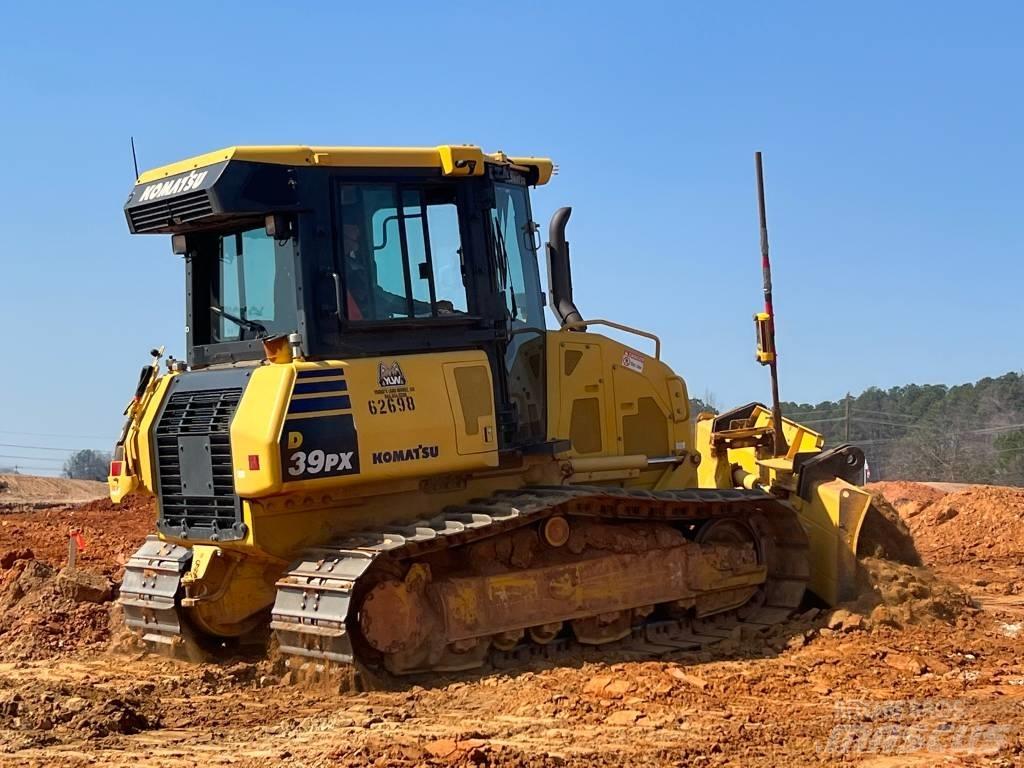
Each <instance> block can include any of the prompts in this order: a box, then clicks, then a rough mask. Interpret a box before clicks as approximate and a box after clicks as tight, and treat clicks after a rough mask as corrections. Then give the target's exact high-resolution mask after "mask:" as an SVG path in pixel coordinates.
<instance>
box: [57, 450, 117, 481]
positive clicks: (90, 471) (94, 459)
mask: <svg viewBox="0 0 1024 768" xmlns="http://www.w3.org/2000/svg"><path fill="white" fill-rule="evenodd" d="M109 469H110V454H109V453H105V452H104V451H94V450H92V449H91V448H86V449H84V450H81V451H75V452H74V453H73V454H71V455H70V456H69V457H68V460H67V461H65V462H64V477H70V478H71V479H72V480H106V479H107V472H108V471H109Z"/></svg>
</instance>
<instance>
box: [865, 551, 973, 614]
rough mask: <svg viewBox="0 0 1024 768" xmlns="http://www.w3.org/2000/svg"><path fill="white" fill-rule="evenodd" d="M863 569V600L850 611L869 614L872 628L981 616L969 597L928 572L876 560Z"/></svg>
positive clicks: (888, 561)
mask: <svg viewBox="0 0 1024 768" xmlns="http://www.w3.org/2000/svg"><path fill="white" fill-rule="evenodd" d="M860 565H861V569H862V571H861V577H862V589H861V597H860V598H859V599H858V600H857V601H856V602H855V603H854V604H853V605H852V606H850V608H851V609H852V610H854V611H857V612H860V613H863V614H869V615H870V619H871V624H872V625H879V624H884V625H889V626H895V627H903V626H909V625H912V624H926V623H928V622H931V621H935V620H938V621H941V622H944V623H946V624H956V623H957V622H959V621H962V620H966V621H969V620H970V619H971V618H972V617H973V616H974V615H975V614H976V613H977V609H976V608H975V607H974V605H973V603H972V601H971V598H970V596H969V595H967V594H966V593H965V592H964V591H963V590H962V589H960V587H958V586H956V585H955V584H952V583H950V582H948V581H946V580H945V579H942V578H941V577H939V576H936V575H935V574H934V573H933V572H932V571H930V570H929V569H927V568H921V567H914V566H910V565H907V564H905V563H897V562H893V561H891V560H886V559H882V558H876V557H866V558H862V559H861V560H860Z"/></svg>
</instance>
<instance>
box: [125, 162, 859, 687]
mask: <svg viewBox="0 0 1024 768" xmlns="http://www.w3.org/2000/svg"><path fill="white" fill-rule="evenodd" d="M553 170H554V166H553V164H552V162H551V161H550V160H548V159H544V158H536V157H509V156H506V155H505V154H503V153H501V152H497V153H493V154H488V153H484V152H483V151H481V150H480V149H479V148H478V147H475V146H469V145H458V146H455V145H453V146H439V147H433V148H365V147H304V146H262V147H258V146H257V147H232V148H229V149H224V150H220V151H216V152H211V153H209V154H205V155H201V156H198V157H194V158H191V159H188V160H184V161H182V162H179V163H175V164H172V165H168V166H165V167H162V168H157V169H156V170H152V171H149V172H146V173H143V174H142V175H141V176H140V177H139V178H138V181H137V184H136V186H135V187H134V189H133V191H132V193H131V197H130V198H129V199H128V202H127V203H126V205H125V214H126V217H127V220H128V225H129V228H130V230H131V231H132V232H133V233H158V234H168V235H171V242H172V246H173V251H174V253H175V254H177V255H178V256H180V257H181V258H182V259H183V261H184V271H185V292H186V343H187V360H184V361H182V360H175V359H173V358H167V359H166V360H163V361H162V357H163V355H162V351H161V350H154V352H153V358H152V361H151V362H150V364H148V365H146V366H145V367H144V368H143V369H142V373H141V375H140V378H139V382H138V386H137V389H136V392H135V396H134V397H133V399H132V400H131V402H130V403H129V405H128V407H127V409H126V412H125V415H126V420H125V424H124V427H123V429H122V431H121V433H120V436H119V438H118V441H117V444H116V446H115V449H114V454H113V459H112V461H111V467H110V477H109V487H110V494H111V497H112V498H113V500H114V501H120V500H121V499H122V498H123V497H124V496H125V495H127V494H130V493H145V494H149V495H152V496H154V497H155V499H156V507H157V511H158V517H157V520H156V532H155V534H154V535H151V536H149V537H148V538H147V539H146V541H145V542H143V543H142V546H141V548H140V549H139V550H138V551H137V552H136V553H135V554H134V555H133V556H132V558H131V559H130V561H129V563H128V564H127V567H126V570H125V575H124V581H123V583H122V585H121V588H120V603H121V604H122V606H123V607H124V615H125V620H126V622H127V624H128V626H129V627H131V628H132V629H134V630H136V631H137V632H138V633H139V635H140V636H141V637H142V638H143V639H144V640H145V641H146V643H148V644H150V645H152V646H154V647H171V648H174V647H180V646H181V645H182V644H184V643H196V644H198V645H200V646H204V647H206V648H208V649H214V650H215V649H218V648H224V647H225V646H228V645H231V644H232V643H233V642H238V641H240V640H244V639H246V638H253V637H257V638H259V637H262V638H263V639H264V640H266V637H267V633H268V632H272V633H273V636H274V638H275V639H276V643H277V645H278V647H279V648H280V651H281V652H282V653H284V654H287V655H288V656H289V657H291V658H294V659H296V660H298V661H299V662H301V663H306V662H308V663H311V664H314V665H328V664H340V665H349V664H351V665H355V666H357V667H364V668H366V669H369V670H381V671H383V672H386V673H390V674H396V675H398V674H410V673H422V672H427V673H429V672H435V671H451V670H464V669H471V668H475V667H479V666H482V665H485V664H492V663H494V664H501V663H508V662H510V661H511V662H516V661H518V660H522V659H525V658H532V657H534V656H536V655H538V654H557V653H559V652H562V651H564V650H566V649H568V648H575V647H577V646H579V645H588V646H589V645H602V644H608V643H618V642H626V643H629V642H637V643H640V644H641V645H642V647H644V648H660V649H680V648H694V647H699V646H701V645H703V644H705V643H710V642H714V641H716V640H717V639H719V638H721V637H723V636H724V635H728V634H730V632H732V631H733V629H734V628H735V626H736V625H737V624H743V623H745V624H749V625H753V626H754V627H755V628H756V627H760V626H764V625H770V624H773V623H777V622H780V621H784V620H785V619H786V617H787V616H789V615H790V614H791V613H792V612H793V611H794V610H795V609H797V608H798V606H799V605H800V604H801V601H802V600H804V598H805V592H806V591H807V590H810V591H811V592H813V593H814V595H816V596H817V598H818V599H819V600H821V601H824V602H826V603H830V604H833V603H835V602H837V601H839V600H842V599H844V598H845V597H846V596H847V595H848V594H849V591H850V589H851V587H852V581H853V574H854V569H855V565H856V559H855V552H856V544H857V537H858V533H859V529H860V525H861V522H862V520H863V517H864V514H865V512H866V510H867V507H868V501H869V497H868V495H867V494H866V493H865V492H864V491H863V490H861V489H860V488H859V487H858V484H859V483H860V482H861V480H862V477H863V464H864V458H863V454H862V453H861V452H860V451H859V450H858V449H857V448H855V447H852V446H847V445H843V446H838V447H835V448H831V449H825V448H824V441H823V439H822V437H821V436H820V435H819V434H817V433H815V432H813V431H811V430H810V429H807V428H805V427H802V426H800V425H799V424H796V423H793V422H791V421H789V420H787V419H784V418H782V417H781V416H780V414H779V412H778V408H777V403H776V404H775V407H773V408H768V407H766V406H762V405H760V404H756V403H754V404H750V405H747V406H744V407H741V408H737V409H734V410H732V411H729V412H727V413H722V414H719V415H714V414H710V413H699V414H695V413H692V412H691V406H690V399H689V396H688V393H687V388H686V384H685V382H684V381H683V379H682V378H681V377H680V376H678V375H677V374H676V373H675V372H674V371H672V369H670V368H669V366H668V365H666V364H665V362H663V360H662V359H661V343H660V341H659V340H658V338H657V337H656V336H655V335H654V334H652V333H649V332H646V331H643V330H638V329H634V328H631V327H629V326H627V325H624V324H621V323H619V322H614V321H611V320H601V319H585V318H584V317H583V315H582V314H581V313H580V311H579V310H578V309H577V307H576V304H575V301H574V298H573V292H572V278H571V272H570V259H569V244H568V241H567V239H566V234H565V233H566V225H567V222H568V219H569V215H570V212H571V211H570V209H568V208H562V209H559V210H558V211H557V212H555V214H554V216H553V217H552V219H551V223H550V230H549V238H548V242H547V244H546V245H544V244H542V243H541V235H540V228H539V227H538V225H537V224H536V223H535V222H534V220H533V214H532V210H531V206H530V196H529V190H530V188H531V187H535V186H537V185H542V184H547V183H548V182H549V181H550V179H551V177H552V174H553ZM541 257H543V258H544V259H545V260H546V263H547V270H548V294H547V295H545V293H544V291H543V289H542V285H541V279H540V271H539V270H540V265H539V262H540V260H541ZM546 308H547V309H549V310H550V311H551V313H552V315H553V316H554V318H556V319H557V321H558V327H556V328H554V329H549V328H548V327H547V323H546V320H545V309H546ZM756 321H757V327H758V330H759V334H760V342H759V346H758V356H759V358H760V359H761V362H772V363H774V343H773V341H772V338H771V337H772V327H771V317H770V316H769V315H766V314H763V313H762V314H760V315H758V316H757V317H756ZM602 327H606V328H607V327H610V328H612V329H615V330H616V331H617V335H619V337H620V338H621V337H628V336H632V337H635V338H637V339H638V341H637V342H636V343H637V346H638V347H640V348H642V349H644V350H646V351H640V349H637V348H634V347H633V346H629V345H626V344H623V343H621V342H620V341H617V340H615V339H613V338H610V337H609V336H606V335H602V334H601V333H598V332H596V330H595V329H600V328H602ZM162 369H163V370H162Z"/></svg>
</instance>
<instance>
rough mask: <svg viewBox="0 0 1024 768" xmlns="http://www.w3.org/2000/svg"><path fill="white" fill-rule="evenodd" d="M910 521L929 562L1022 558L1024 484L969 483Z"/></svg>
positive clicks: (1023, 544) (1023, 543)
mask: <svg viewBox="0 0 1024 768" xmlns="http://www.w3.org/2000/svg"><path fill="white" fill-rule="evenodd" d="M907 522H908V524H909V526H910V530H911V532H912V533H913V535H914V540H915V541H916V543H917V547H918V549H919V550H920V551H921V553H922V554H923V555H924V556H925V560H926V561H928V562H931V563H957V562H964V561H966V560H973V561H983V560H991V559H999V558H1012V559H1016V560H1018V561H1019V560H1020V558H1022V557H1024V488H1004V487H997V486H987V485H975V486H969V487H967V488H964V489H963V490H959V491H955V492H953V493H949V494H947V495H945V496H943V497H942V498H940V499H938V500H937V501H935V502H933V503H931V504H929V505H928V506H926V507H925V508H924V509H922V510H921V511H920V512H919V513H918V514H916V515H914V516H913V517H910V518H908V521H907Z"/></svg>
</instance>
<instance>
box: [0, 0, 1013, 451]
mask: <svg viewBox="0 0 1024 768" xmlns="http://www.w3.org/2000/svg"><path fill="white" fill-rule="evenodd" d="M292 6H293V7H291V8H288V7H286V6H285V5H282V4H281V3H263V2H246V3H228V2H223V3H194V4H193V3H189V2H178V3H175V4H174V11H173V12H170V11H169V10H167V9H166V8H162V7H160V6H159V5H157V4H148V5H147V4H142V5H138V4H137V5H135V6H132V7H131V8H130V9H128V8H127V7H122V8H123V9H122V10H117V9H115V6H114V4H109V6H108V9H107V10H103V9H102V8H100V9H96V8H86V7H85V6H84V5H79V6H74V5H69V4H65V3H59V4H58V3H50V2H33V3H22V4H18V5H16V6H15V5H14V4H6V5H5V6H4V8H3V11H2V14H3V24H2V29H3V32H2V34H3V37H4V42H3V45H2V46H0V103H2V104H3V111H2V112H0V140H2V141H3V150H4V151H2V152H0V227H2V229H3V231H4V233H5V236H4V237H3V239H2V243H0V259H2V272H0V325H2V328H3V329H4V331H5V333H6V340H5V342H4V345H3V346H4V353H3V354H4V362H3V363H2V364H0V430H3V432H0V444H4V445H0V456H4V455H14V456H39V457H47V458H50V459H57V458H59V457H60V456H62V454H61V453H60V452H56V451H51V452H46V451H37V450H35V449H29V448H20V447H14V446H49V447H54V448H66V447H100V448H107V447H109V443H110V442H111V441H112V439H113V436H114V435H115V434H116V431H117V428H118V425H119V423H120V419H121V416H120V413H121V409H122V407H123V405H124V402H125V401H126V400H127V399H128V397H129V396H130V394H131V391H132V389H133V387H134V382H135V375H136V372H137V369H138V367H139V366H140V365H141V364H142V363H143V362H145V360H146V358H147V351H148V350H149V349H150V348H151V347H152V346H155V345H159V344H165V345H166V346H167V348H168V350H169V351H171V352H173V353H175V354H176V355H179V356H184V330H183V327H184V309H183V266H182V263H181V262H180V260H179V259H177V258H176V257H174V256H173V255H172V254H171V251H170V243H169V241H168V238H166V237H159V236H148V237H134V238H133V237H131V236H129V234H128V231H127V227H126V225H125V222H124V217H123V214H122V210H121V207H122V205H123V203H124V200H125V198H126V197H127V194H128V192H129V191H130V189H131V186H132V182H133V173H132V167H131V156H130V151H129V145H128V137H129V136H130V135H134V136H135V137H136V142H137V145H138V153H139V162H140V166H141V167H143V168H145V167H152V166H155V165H159V164H163V163H166V162H170V161H173V160H177V159H181V158H183V157H186V156H189V155H192V154H198V153H201V152H204V151H207V150H211V149H215V148H218V147H221V146H226V145H231V144H244V143H299V144H386V145H396V144H397V145H434V144H439V143H462V142H468V143H477V144H480V145H482V146H483V147H484V148H485V149H488V150H495V149H502V150H505V151H507V152H509V153H517V154H538V155H549V156H551V157H553V158H554V159H555V160H556V162H557V163H558V165H559V166H560V174H559V175H558V176H557V177H556V178H555V179H554V182H553V183H552V184H550V185H549V186H548V187H546V188H543V189H541V190H538V191H537V192H536V193H535V195H534V210H535V215H536V218H537V219H538V220H539V221H541V222H542V223H543V224H545V231H546V222H547V219H548V217H549V216H550V214H551V212H552V211H553V210H554V209H555V208H557V207H558V206H560V205H564V204H571V205H573V206H574V209H575V212H574V214H573V219H572V222H571V224H570V230H569V238H570V240H571V242H572V247H573V257H574V267H575V275H574V280H575V288H576V296H577V303H578V304H579V305H580V308H581V309H582V311H583V313H584V315H585V316H589V317H604V318H608V319H613V320H618V321H621V322H626V323H629V324H632V325H636V326H640V327H643V328H646V329H649V330H652V331H654V332H656V333H658V334H659V335H661V337H662V339H663V341H664V345H665V356H666V358H667V360H668V361H669V362H670V364H672V365H673V366H674V367H675V368H676V369H677V370H678V371H679V372H680V373H681V374H682V375H683V376H684V377H685V378H686V379H687V380H688V383H689V386H690V390H691V393H692V394H695V395H697V396H700V395H702V394H703V393H704V392H705V391H710V392H713V393H714V396H715V399H716V401H717V402H718V403H719V405H722V406H727V405H731V404H736V403H741V402H747V401H749V400H751V399H755V398H759V399H763V398H765V397H766V396H767V391H768V390H767V378H766V374H765V371H764V369H762V368H760V367H759V366H757V365H756V364H755V363H754V362H753V329H752V322H751V319H750V316H751V314H752V313H753V312H754V311H756V310H757V309H758V308H759V306H760V302H761V296H760V272H759V255H758V238H757V221H756V210H755V197H754V184H753V159H752V157H753V152H754V150H755V149H761V150H763V151H764V153H765V174H766V179H767V188H768V213H769V225H770V231H771V241H772V254H773V264H774V269H775V298H776V308H777V312H778V333H779V346H780V353H781V354H780V362H779V367H780V374H781V381H782V391H783V396H784V397H785V398H787V399H795V400H800V401H808V402H817V401H819V400H822V399H826V398H836V397H839V396H841V395H842V394H843V393H845V392H846V391H847V390H851V391H854V392H857V391H860V390H862V389H864V388H865V387H868V386H871V385H878V386H883V387H887V386H893V385H898V384H905V383H909V382H917V383H958V382H963V381H970V380H974V379H977V378H980V377H983V376H988V375H999V374H1001V373H1004V372H1006V371H1008V370H1020V369H1021V368H1022V367H1024V362H1022V358H1024V333H1022V332H1021V318H1020V307H1021V301H1020V295H1021V289H1022V286H1024V258H1022V257H1024V234H1022V231H1024V216H1022V211H1024V205H1022V203H1024V199H1022V198H1024V183H1022V179H1024V144H1022V140H1021V137H1022V136H1024V106H1022V99H1021V94H1022V93H1024V65H1022V45H1021V42H1020V30H1021V29H1022V28H1024V10H1022V6H1020V5H1019V4H1014V3H985V4H974V5H973V6H970V9H969V10H967V6H964V5H963V4H954V3H936V2H928V3H924V2H921V3H910V2H908V3H871V2H866V3H857V4H843V5H838V4H825V3H810V2H808V3H785V2H781V3H771V4H766V3H706V4H702V5H700V6H698V5H697V4H695V3H694V4H689V3H646V2H633V3H629V4H628V5H626V6H616V5H613V4H610V3H609V4H605V5H598V4H595V3H569V2H563V3H539V2H538V3H531V2H526V3H514V4H507V3H505V4H488V3H481V2H479V0H477V2H472V3H460V4H451V5H448V6H445V7H442V5H441V4H437V5H435V4H424V3H411V2H409V3H403V2H399V3H393V4H389V5H388V6H387V8H386V9H385V8H383V6H380V5H379V4H373V3H364V4H359V5H357V4H355V3H295V4H292ZM51 435H52V436H51ZM65 435H66V436H65ZM13 463H20V464H22V465H24V466H34V467H45V466H53V467H56V466H57V465H56V463H55V462H53V461H50V462H46V461H42V460H40V461H33V460H31V459H28V460H20V461H19V460H16V459H5V458H0V466H2V465H4V464H13Z"/></svg>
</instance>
